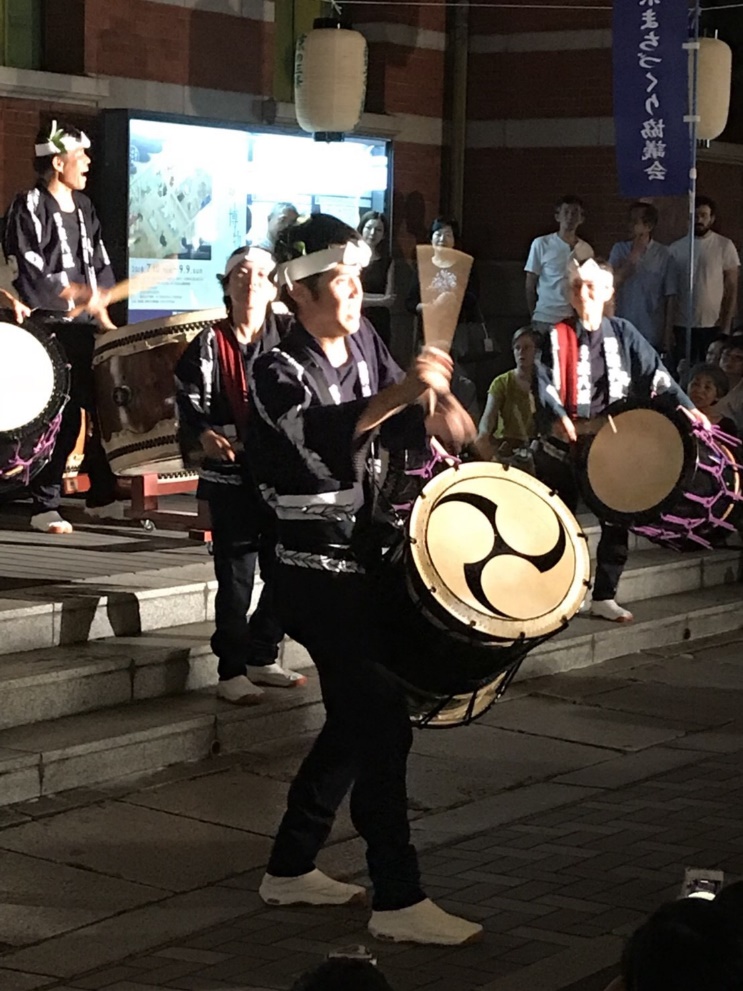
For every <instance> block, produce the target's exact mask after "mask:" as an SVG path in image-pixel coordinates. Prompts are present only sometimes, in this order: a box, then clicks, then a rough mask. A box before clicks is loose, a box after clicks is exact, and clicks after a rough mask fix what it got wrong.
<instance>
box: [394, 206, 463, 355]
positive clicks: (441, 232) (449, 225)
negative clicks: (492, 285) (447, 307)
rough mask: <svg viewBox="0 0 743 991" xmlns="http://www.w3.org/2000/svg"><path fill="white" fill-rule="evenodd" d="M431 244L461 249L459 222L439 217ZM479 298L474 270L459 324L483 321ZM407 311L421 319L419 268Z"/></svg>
mask: <svg viewBox="0 0 743 991" xmlns="http://www.w3.org/2000/svg"><path fill="white" fill-rule="evenodd" d="M431 244H432V245H433V247H434V248H459V247H460V244H459V224H458V223H457V221H456V220H454V219H452V218H451V217H437V218H436V219H435V220H434V222H433V223H432V224H431ZM478 297H479V285H478V282H477V277H476V275H475V271H474V269H472V271H471V272H470V277H469V281H468V283H467V288H466V290H465V293H464V300H463V302H462V309H461V311H460V313H459V323H477V322H479V321H480V320H481V316H480V304H479V301H478ZM405 309H406V310H407V311H408V312H409V313H415V314H416V315H417V316H418V317H420V313H421V309H422V304H421V284H420V278H419V276H418V269H417V268H416V270H415V273H414V275H413V281H412V283H411V284H410V289H409V291H408V295H407V297H406V299H405ZM420 336H421V335H420V333H417V334H416V338H419V337H420Z"/></svg>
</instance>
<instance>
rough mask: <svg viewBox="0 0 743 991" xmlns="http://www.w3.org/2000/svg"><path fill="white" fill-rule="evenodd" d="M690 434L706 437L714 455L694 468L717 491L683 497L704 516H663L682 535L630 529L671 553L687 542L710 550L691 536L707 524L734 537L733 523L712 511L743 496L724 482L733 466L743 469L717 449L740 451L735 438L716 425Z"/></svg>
mask: <svg viewBox="0 0 743 991" xmlns="http://www.w3.org/2000/svg"><path fill="white" fill-rule="evenodd" d="M692 432H693V433H695V434H699V435H700V436H703V437H705V439H706V441H707V443H708V444H709V446H710V447H711V448H712V449H713V450H714V452H715V454H716V455H717V457H716V460H715V463H714V464H712V465H707V464H703V463H699V464H698V465H697V467H698V468H699V470H700V471H706V472H707V473H708V474H710V475H712V477H713V478H714V479H715V480H716V481H717V482H718V483H719V490H718V491H717V492H716V493H715V494H714V495H711V496H698V495H695V494H694V493H693V492H685V493H684V498H686V499H688V500H689V502H695V503H698V504H699V505H700V506H702V507H703V508H704V509H706V510H707V515H706V516H698V517H694V518H692V519H688V518H685V517H680V516H674V515H672V514H670V513H664V514H663V515H662V516H661V518H660V519H661V523H662V522H667V523H671V524H673V525H674V526H678V527H682V528H683V532H681V533H679V532H677V531H674V530H669V529H668V528H666V527H663V526H662V525H661V523H657V524H649V525H646V526H633V527H632V528H631V529H632V530H633V532H634V533H636V534H638V535H639V536H641V537H648V538H649V539H651V540H655V541H658V542H662V543H664V544H666V545H667V546H668V547H671V548H673V549H674V550H677V549H678V547H677V545H679V544H681V543H683V542H684V541H686V540H690V541H692V542H693V543H696V544H699V545H700V546H701V547H703V548H704V549H705V550H711V549H712V548H713V546H714V545H713V544H712V543H711V542H710V541H709V540H707V539H705V538H704V537H702V536H700V535H699V534H697V533H694V529H695V528H696V527H700V526H703V525H704V524H706V523H713V524H715V526H719V527H721V528H722V529H724V530H728V531H730V532H733V533H736V532H737V531H738V527H737V526H735V525H734V524H732V523H728V521H727V520H726V519H720V518H718V517H717V516H715V514H714V513H713V512H712V510H713V508H714V507H715V505H716V504H717V503H718V502H719V501H720V500H721V499H726V500H732V502H734V503H739V502H741V501H743V492H742V491H740V490H738V491H734V490H732V489H731V488H730V486H729V485H728V483H727V480H726V478H725V469H726V468H730V467H731V466H732V467H733V468H735V469H737V470H738V471H743V465H741V464H740V463H739V462H738V461H732V462H731V461H730V459H729V458H728V457H727V455H726V453H725V451H724V450H723V448H722V447H721V446H720V445H721V444H725V445H726V446H728V445H729V446H730V447H739V446H740V443H741V442H740V440H739V439H738V438H737V437H733V436H731V435H730V434H726V433H725V431H724V430H720V428H719V427H718V426H716V425H715V424H711V425H710V427H709V428H706V427H704V426H702V424H697V423H694V424H692ZM729 453H732V452H729Z"/></svg>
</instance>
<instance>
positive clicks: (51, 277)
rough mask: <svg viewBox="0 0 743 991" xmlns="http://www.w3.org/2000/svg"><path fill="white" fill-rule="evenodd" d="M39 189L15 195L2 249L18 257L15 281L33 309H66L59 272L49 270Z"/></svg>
mask: <svg viewBox="0 0 743 991" xmlns="http://www.w3.org/2000/svg"><path fill="white" fill-rule="evenodd" d="M39 196H40V194H39V191H38V190H36V189H32V190H29V191H28V192H27V193H22V194H21V195H20V196H16V198H15V199H14V200H13V203H12V204H11V207H10V210H9V211H8V215H7V217H6V220H5V237H4V242H3V250H4V252H5V257H6V259H8V261H10V260H11V259H13V258H14V259H15V262H16V265H17V267H18V275H17V276H16V278H15V279H14V281H13V285H14V286H15V289H16V292H17V293H18V296H19V298H20V299H21V300H22V301H23V302H24V303H26V304H27V305H28V306H30V307H32V308H37V307H39V308H41V309H45V310H59V309H63V306H61V305H60V299H59V294H60V292H61V291H62V289H63V288H64V286H65V283H64V282H63V280H62V276H61V275H60V274H53V273H50V272H49V270H48V268H49V266H48V259H47V257H46V245H45V243H44V226H43V221H42V218H41V214H40V211H39Z"/></svg>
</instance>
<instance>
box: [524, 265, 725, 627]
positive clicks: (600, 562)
mask: <svg viewBox="0 0 743 991" xmlns="http://www.w3.org/2000/svg"><path fill="white" fill-rule="evenodd" d="M568 277H569V280H570V299H571V303H572V306H573V309H574V310H575V313H576V317H575V318H573V319H571V320H565V321H563V322H561V323H558V324H557V325H556V326H555V327H554V328H553V330H552V331H551V333H550V334H549V336H548V337H547V338H545V342H544V346H543V349H542V356H541V361H540V362H537V396H536V399H537V413H538V421H541V429H540V433H541V434H542V435H543V439H542V441H541V443H540V445H539V447H538V449H537V451H536V452H535V459H534V460H535V466H536V470H537V476H538V477H539V478H540V479H541V480H542V481H543V482H545V484H547V485H549V486H551V487H553V488H554V489H555V490H556V491H557V492H558V494H559V495H560V496H561V497H562V499H563V500H564V501H565V502H566V503H567V505H568V506H569V507H570V508H571V509H572V510H573V511H575V509H576V506H577V502H578V483H577V478H576V463H575V460H574V455H575V451H573V452H571V451H570V447H569V445H568V443H567V442H566V441H570V442H571V443H572V444H573V445H577V447H578V448H580V447H581V446H582V445H583V444H585V443H587V442H589V439H590V437H591V436H592V435H594V434H596V433H597V432H598V430H599V428H600V427H601V426H603V425H604V423H605V422H606V418H605V417H604V416H603V414H605V413H606V410H607V408H608V407H609V406H610V405H611V404H612V403H615V402H617V401H618V400H620V399H628V398H629V399H639V400H649V399H651V398H652V397H653V396H655V395H659V394H661V393H667V394H668V395H669V396H670V397H671V398H672V399H673V401H674V402H675V404H677V405H680V406H683V407H685V408H686V409H687V410H689V412H690V414H691V415H692V416H693V417H695V418H697V419H699V420H700V422H702V423H704V424H705V425H706V426H709V422H708V421H707V418H706V417H704V416H703V414H701V413H699V412H698V411H697V410H696V409H695V408H694V404H693V403H692V402H691V400H690V399H689V398H688V396H686V395H685V394H684V393H683V392H682V391H681V389H680V388H679V387H678V386H677V385H676V383H675V382H674V381H673V379H672V378H671V375H670V373H669V372H668V370H667V369H666V368H665V366H664V365H663V363H662V362H661V360H660V357H659V356H658V353H657V352H656V351H655V350H654V349H653V347H652V346H651V345H650V344H648V342H647V341H646V340H645V338H644V337H643V336H642V335H641V334H640V332H639V331H638V330H637V329H636V328H635V327H634V326H633V325H632V324H631V323H629V322H628V321H627V320H623V319H620V318H619V317H606V316H604V307H605V306H606V304H607V303H608V302H609V301H610V300H611V298H612V296H613V295H614V276H613V274H612V269H611V266H609V265H608V264H606V263H605V262H596V261H594V260H593V259H592V258H591V259H589V260H588V261H585V262H583V264H582V265H577V264H574V265H573V266H572V267H571V270H570V271H569V273H568ZM637 470H638V471H642V465H638V466H637ZM600 523H601V540H600V542H599V545H598V550H597V553H596V577H595V580H594V585H593V601H592V602H591V603H590V610H591V615H592V616H597V617H599V618H601V619H608V620H612V621H614V622H618V623H628V622H631V621H632V618H633V617H632V613H631V612H629V610H627V609H624V608H622V606H620V605H619V604H618V603H617V601H616V594H617V586H618V585H619V579H620V577H621V575H622V571H623V570H624V565H625V564H626V562H627V554H628V528H627V527H626V526H622V525H621V524H617V523H609V522H608V521H605V520H601V521H600Z"/></svg>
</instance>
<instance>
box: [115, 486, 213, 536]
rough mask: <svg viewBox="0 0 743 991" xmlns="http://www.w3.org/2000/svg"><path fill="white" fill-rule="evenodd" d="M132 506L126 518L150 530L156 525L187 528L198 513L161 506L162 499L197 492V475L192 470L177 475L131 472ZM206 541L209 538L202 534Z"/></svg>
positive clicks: (189, 528)
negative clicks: (162, 507)
mask: <svg viewBox="0 0 743 991" xmlns="http://www.w3.org/2000/svg"><path fill="white" fill-rule="evenodd" d="M131 483H132V492H131V506H130V508H129V509H127V511H126V517H127V519H130V520H135V521H137V522H138V523H141V525H142V526H143V528H144V529H145V530H148V531H152V530H154V529H155V528H156V527H157V526H162V527H165V528H166V529H168V530H188V531H189V536H190V535H191V532H192V531H191V526H192V524H193V522H194V520H198V516H197V515H196V514H194V513H187V512H182V511H176V510H165V509H160V504H159V498H160V496H166V495H180V494H183V493H189V492H195V491H196V486H197V485H198V478H197V477H196V475H192V474H191V473H190V472H182V473H178V474H176V475H156V474H150V475H132V476H131ZM201 539H203V540H206V539H208V538H206V537H202V538H201Z"/></svg>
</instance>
